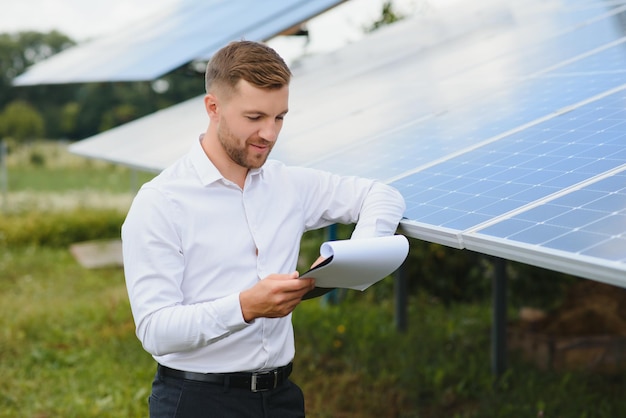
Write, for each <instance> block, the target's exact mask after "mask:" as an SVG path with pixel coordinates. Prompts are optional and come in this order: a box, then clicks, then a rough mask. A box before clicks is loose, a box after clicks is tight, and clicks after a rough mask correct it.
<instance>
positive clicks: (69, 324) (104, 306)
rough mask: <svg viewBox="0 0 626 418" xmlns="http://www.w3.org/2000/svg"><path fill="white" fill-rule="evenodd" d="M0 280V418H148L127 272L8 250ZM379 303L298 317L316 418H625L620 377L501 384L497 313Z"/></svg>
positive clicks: (536, 376)
mask: <svg viewBox="0 0 626 418" xmlns="http://www.w3.org/2000/svg"><path fill="white" fill-rule="evenodd" d="M0 271H2V280H1V281H0V330H2V331H1V332H0V353H1V357H0V369H1V370H2V376H3V378H2V379H0V417H12V418H13V417H28V418H35V417H36V418H43V417H145V416H147V404H146V399H147V396H148V394H149V390H150V383H151V379H152V377H153V373H154V363H153V361H152V359H151V358H150V356H149V355H148V354H146V353H145V352H144V351H143V349H142V348H141V346H140V344H139V342H138V340H137V339H136V337H135V335H134V325H133V321H132V317H131V314H130V308H129V305H128V300H127V297H126V290H125V286H124V279H123V274H122V271H121V270H120V269H102V270H86V269H83V268H82V267H80V266H79V265H78V264H77V263H76V262H75V261H74V260H73V258H72V257H71V255H70V254H69V252H68V251H67V250H65V249H63V248H56V249H54V248H46V247H34V246H24V247H18V248H10V249H6V250H3V252H2V254H1V255H0ZM391 285H392V283H391V279H390V278H388V279H385V280H384V281H383V283H380V284H378V285H377V286H380V287H381V288H384V287H389V286H391ZM379 293H380V292H378V291H377V289H376V288H372V289H368V290H367V291H365V292H363V293H361V292H355V291H350V292H349V293H348V296H347V299H346V300H344V301H343V302H342V303H340V304H338V305H327V304H322V303H321V300H320V299H314V300H310V301H306V302H304V303H303V304H301V305H300V306H299V307H298V308H297V309H296V311H295V313H294V326H295V332H296V345H297V354H296V361H295V371H294V374H293V379H294V381H296V382H297V383H298V384H300V385H301V386H302V388H303V390H304V392H305V396H306V400H307V410H308V416H309V417H319V418H325V417H329V418H330V417H355V418H356V417H423V418H431V417H432V418H434V417H459V418H460V417H481V418H483V417H511V418H513V417H541V416H544V417H563V418H565V417H567V418H569V417H571V418H583V417H606V418H609V417H610V418H614V417H619V416H626V415H625V414H626V406H625V405H624V401H622V394H623V392H624V389H626V382H625V381H624V378H623V376H622V375H612V376H607V375H600V374H595V375H594V374H585V373H574V372H568V373H556V372H545V371H540V370H537V369H535V368H534V367H531V366H529V365H528V364H524V363H522V362H520V361H519V360H518V359H516V358H515V357H513V358H512V359H513V361H512V364H511V367H509V369H508V371H507V372H506V373H505V374H504V376H502V378H501V380H500V381H498V382H495V381H494V379H493V376H492V375H491V372H490V367H489V364H490V363H489V362H490V360H489V344H490V337H489V324H490V306H489V305H488V304H487V303H485V304H456V305H454V306H445V305H443V304H442V303H441V302H439V301H438V300H437V299H434V298H431V297H429V296H428V295H416V296H413V297H412V298H411V300H410V304H409V325H410V326H409V329H408V331H407V332H406V333H398V332H397V331H396V329H395V327H394V325H393V324H394V318H393V308H394V307H393V300H392V299H390V298H388V297H383V298H381V297H379V296H378V295H379ZM383 293H385V292H383ZM541 411H543V415H542V412H541Z"/></svg>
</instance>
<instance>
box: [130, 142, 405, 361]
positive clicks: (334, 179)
mask: <svg viewBox="0 0 626 418" xmlns="http://www.w3.org/2000/svg"><path fill="white" fill-rule="evenodd" d="M404 209H405V206H404V200H403V199H402V196H401V195H400V194H399V193H398V192H397V191H396V190H395V189H393V188H391V187H389V186H387V185H384V184H382V183H379V182H375V181H372V180H368V179H363V178H356V177H340V176H338V175H334V174H330V173H327V172H323V171H318V170H313V169H308V168H298V167H288V166H285V165H284V164H282V163H280V162H277V161H274V160H268V161H267V162H266V163H265V165H264V166H263V167H262V168H260V169H255V170H251V171H250V172H249V173H248V175H247V177H246V180H245V185H244V188H243V190H242V189H241V188H240V187H238V186H237V185H236V184H234V183H233V182H231V181H229V180H226V179H225V178H224V177H222V175H221V174H220V173H219V171H218V170H217V169H216V168H215V166H214V165H213V164H212V163H211V161H210V160H209V159H208V158H207V156H206V155H205V153H204V151H203V150H202V147H201V145H200V142H199V141H198V142H197V143H195V144H194V145H193V147H192V149H191V150H190V152H189V153H188V154H187V155H185V156H184V157H182V158H181V159H179V160H178V161H177V162H176V163H174V164H173V165H172V166H171V167H169V168H167V169H166V170H164V171H163V172H162V173H161V174H159V175H158V176H156V177H155V178H154V179H153V180H151V181H150V182H148V183H146V184H145V185H143V186H142V188H141V189H140V191H139V192H138V194H137V196H136V197H135V199H134V201H133V203H132V205H131V208H130V210H129V213H128V215H127V218H126V220H125V222H124V225H123V226H122V242H123V253H124V272H125V276H126V285H127V288H128V294H129V298H130V303H131V308H132V313H133V316H134V319H135V324H136V332H137V337H138V338H139V340H140V341H141V342H142V344H143V346H144V348H145V350H146V351H148V352H149V353H150V354H152V355H153V357H154V358H155V360H156V361H157V362H159V363H161V364H163V365H165V366H168V367H171V368H175V369H179V370H186V371H193V372H201V373H208V372H212V373H221V372H235V371H253V370H263V369H268V368H273V367H278V366H284V365H285V364H287V363H289V362H290V361H291V360H292V359H293V357H294V338H293V328H292V324H291V315H288V316H286V317H284V318H257V319H255V320H254V321H252V322H250V323H247V322H246V321H244V319H243V315H242V312H241V306H240V303H239V293H240V292H241V291H243V290H245V289H247V288H250V287H252V286H253V285H254V284H255V283H256V282H257V281H258V280H262V279H263V278H265V277H266V276H268V275H269V274H272V273H290V272H293V271H294V270H295V269H296V264H297V260H298V252H299V249H300V239H301V237H302V234H303V233H304V232H305V231H308V230H312V229H317V228H321V227H324V226H327V225H330V224H333V223H346V224H350V223H355V222H357V221H358V222H357V224H356V226H355V229H354V232H353V234H352V239H355V238H368V237H376V236H386V235H392V234H394V233H395V231H396V228H397V225H398V222H399V221H400V219H401V217H402V214H403V212H404Z"/></svg>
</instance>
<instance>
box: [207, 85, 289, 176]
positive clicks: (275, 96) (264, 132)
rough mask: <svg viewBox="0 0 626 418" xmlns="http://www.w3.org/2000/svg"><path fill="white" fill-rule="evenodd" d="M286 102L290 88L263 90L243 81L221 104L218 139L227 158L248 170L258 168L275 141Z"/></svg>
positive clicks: (285, 109) (285, 108) (281, 122)
mask: <svg viewBox="0 0 626 418" xmlns="http://www.w3.org/2000/svg"><path fill="white" fill-rule="evenodd" d="M288 102H289V87H288V86H284V87H282V88H280V89H278V90H264V89H259V88H257V87H254V86H252V85H251V84H250V83H248V82H247V81H245V80H240V81H239V83H238V84H237V89H236V92H235V93H234V94H233V95H232V96H231V97H229V98H228V99H227V100H226V101H223V100H222V102H221V106H220V115H219V122H218V126H217V137H218V140H219V141H220V143H221V144H222V147H224V150H225V151H226V154H227V155H228V156H229V158H230V159H231V160H232V161H233V162H235V163H236V164H238V165H240V166H242V167H245V168H247V169H252V168H259V167H261V166H262V165H263V164H264V163H265V161H266V160H267V157H268V156H269V154H270V151H271V150H272V148H273V147H274V144H275V143H276V140H277V139H278V133H279V132H280V130H281V128H282V126H283V119H284V117H285V115H286V114H287V109H288Z"/></svg>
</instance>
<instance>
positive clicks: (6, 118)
mask: <svg viewBox="0 0 626 418" xmlns="http://www.w3.org/2000/svg"><path fill="white" fill-rule="evenodd" d="M44 131H45V123H44V120H43V118H42V117H41V115H40V114H39V112H38V111H37V110H36V109H35V108H34V107H33V106H31V105H30V104H29V103H27V102H24V101H20V100H18V101H14V102H11V103H9V104H8V105H7V106H6V107H5V108H4V111H3V112H2V113H0V136H5V137H11V138H14V139H16V140H19V141H24V140H27V139H30V140H32V139H35V138H40V137H41V136H42V135H43V134H44Z"/></svg>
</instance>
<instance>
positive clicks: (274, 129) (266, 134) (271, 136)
mask: <svg viewBox="0 0 626 418" xmlns="http://www.w3.org/2000/svg"><path fill="white" fill-rule="evenodd" d="M279 132H280V124H279V123H278V122H276V121H268V122H267V123H265V124H263V126H262V127H261V130H260V131H259V136H260V137H261V138H263V139H265V140H266V141H270V142H275V141H276V139H277V138H278V133H279Z"/></svg>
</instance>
